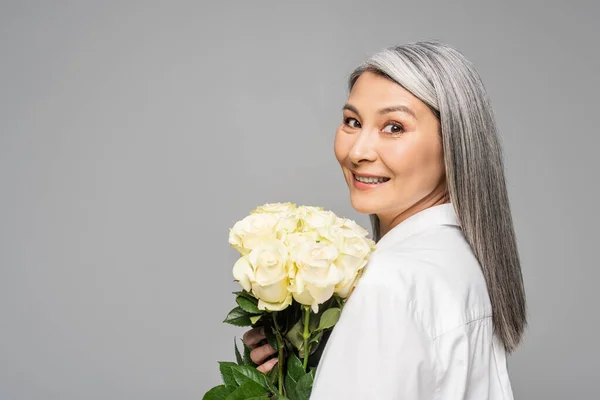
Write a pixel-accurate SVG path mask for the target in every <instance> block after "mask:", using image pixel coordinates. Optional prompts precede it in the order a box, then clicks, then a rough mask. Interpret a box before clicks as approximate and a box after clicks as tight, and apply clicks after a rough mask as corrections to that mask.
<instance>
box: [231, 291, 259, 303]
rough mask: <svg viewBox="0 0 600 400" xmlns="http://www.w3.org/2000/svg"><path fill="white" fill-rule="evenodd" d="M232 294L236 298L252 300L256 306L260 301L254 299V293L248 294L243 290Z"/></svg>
mask: <svg viewBox="0 0 600 400" xmlns="http://www.w3.org/2000/svg"><path fill="white" fill-rule="evenodd" d="M232 293H233V294H235V295H236V296H242V297H245V298H246V299H248V300H250V301H251V302H253V303H254V304H258V299H257V298H256V297H254V296H253V295H252V293H250V292H246V291H245V290H242V291H241V292H232Z"/></svg>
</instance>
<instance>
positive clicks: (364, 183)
mask: <svg viewBox="0 0 600 400" xmlns="http://www.w3.org/2000/svg"><path fill="white" fill-rule="evenodd" d="M389 180H390V178H387V177H371V176H360V175H355V174H352V182H353V184H354V187H356V188H357V189H361V190H365V189H373V188H376V187H379V186H382V185H384V184H385V183H386V182H387V181H389Z"/></svg>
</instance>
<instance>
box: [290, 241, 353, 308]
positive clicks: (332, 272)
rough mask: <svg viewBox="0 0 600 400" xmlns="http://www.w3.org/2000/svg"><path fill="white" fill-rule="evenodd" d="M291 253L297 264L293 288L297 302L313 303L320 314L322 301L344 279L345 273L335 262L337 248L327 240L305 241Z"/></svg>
mask: <svg viewBox="0 0 600 400" xmlns="http://www.w3.org/2000/svg"><path fill="white" fill-rule="evenodd" d="M290 254H291V258H292V260H293V261H294V263H295V270H294V274H293V275H292V281H291V285H290V291H291V292H292V294H293V297H294V299H295V300H296V301H297V302H299V303H301V304H304V305H310V306H311V308H312V310H313V312H315V313H317V312H318V310H319V304H321V303H323V302H325V301H327V300H329V298H330V297H331V296H332V295H333V292H334V289H335V286H336V285H337V284H338V283H339V282H340V281H341V280H342V279H343V275H342V272H341V271H340V270H339V269H338V267H337V266H336V265H335V264H334V263H333V261H334V260H335V259H336V258H337V257H338V255H339V253H338V250H337V249H336V248H335V246H333V245H332V244H331V243H330V242H328V241H326V240H324V241H321V242H319V243H317V242H314V241H304V242H302V243H300V244H299V245H297V246H296V247H295V248H293V249H291V250H290Z"/></svg>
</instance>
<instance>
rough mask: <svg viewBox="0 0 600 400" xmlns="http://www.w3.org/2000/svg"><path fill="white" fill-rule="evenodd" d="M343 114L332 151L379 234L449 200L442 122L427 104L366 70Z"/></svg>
mask: <svg viewBox="0 0 600 400" xmlns="http://www.w3.org/2000/svg"><path fill="white" fill-rule="evenodd" d="M343 112H344V114H343V122H342V124H341V125H340V127H339V129H338V131H337V134H336V137H335V146H334V148H335V155H336V157H337V159H338V161H339V163H340V165H341V166H342V170H343V172H344V176H345V177H346V180H347V182H348V186H349V187H350V200H351V202H352V206H353V207H354V208H355V209H356V210H357V211H359V212H362V213H365V214H376V215H377V216H378V218H379V221H380V224H381V225H380V226H381V234H382V235H385V233H387V232H388V231H389V230H390V229H392V228H393V227H394V226H396V225H397V224H398V223H400V222H401V221H402V220H403V219H406V218H407V217H408V215H409V214H412V213H414V212H416V211H419V210H422V209H425V208H428V207H431V206H434V205H438V204H443V203H446V202H448V200H449V199H448V194H447V192H446V182H445V168H444V158H443V152H442V142H441V140H440V136H439V133H438V132H439V129H440V124H439V121H438V118H437V116H436V115H435V114H434V113H433V112H432V111H431V110H430V109H429V108H428V107H427V105H425V104H424V103H423V102H422V101H421V100H419V99H418V98H417V97H416V96H414V95H413V94H411V93H410V92H409V91H408V90H406V89H404V88H403V87H402V86H400V85H398V84H397V83H395V82H394V81H391V80H390V79H388V78H386V77H384V76H382V75H381V74H377V73H375V72H371V71H365V72H364V73H363V74H361V75H360V76H359V77H358V79H357V80H356V82H355V83H354V86H353V87H352V91H351V93H350V96H349V98H348V102H347V103H346V105H345V106H344V108H343ZM407 210H408V211H409V212H408V213H407V212H403V211H407Z"/></svg>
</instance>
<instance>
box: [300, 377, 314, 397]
mask: <svg viewBox="0 0 600 400" xmlns="http://www.w3.org/2000/svg"><path fill="white" fill-rule="evenodd" d="M313 375H314V373H312V372H311V373H308V374H306V375H304V376H303V377H302V378H300V380H299V381H298V384H297V385H296V394H297V395H298V400H308V398H309V397H310V392H311V391H312V385H313V381H314V376H313Z"/></svg>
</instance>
